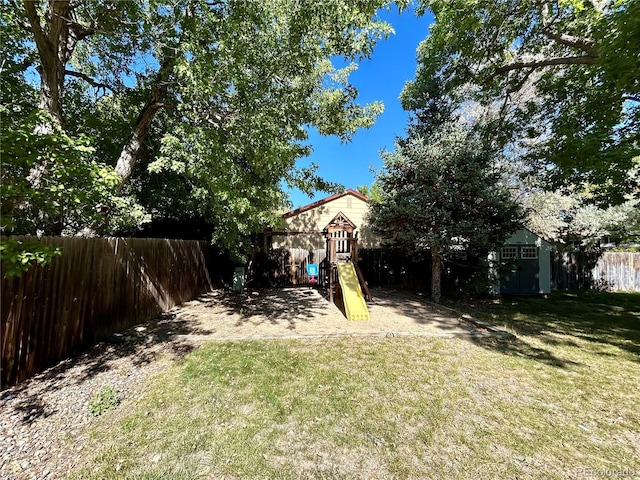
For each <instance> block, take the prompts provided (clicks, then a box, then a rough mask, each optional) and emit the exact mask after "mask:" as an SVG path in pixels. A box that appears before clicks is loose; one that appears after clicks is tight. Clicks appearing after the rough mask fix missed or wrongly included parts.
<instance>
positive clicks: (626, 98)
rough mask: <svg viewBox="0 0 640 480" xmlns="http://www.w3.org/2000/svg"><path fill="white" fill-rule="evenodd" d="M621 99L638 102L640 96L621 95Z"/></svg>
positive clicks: (639, 101)
mask: <svg viewBox="0 0 640 480" xmlns="http://www.w3.org/2000/svg"><path fill="white" fill-rule="evenodd" d="M622 101H623V102H636V103H640V97H636V96H634V95H623V96H622Z"/></svg>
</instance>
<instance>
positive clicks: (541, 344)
mask: <svg viewBox="0 0 640 480" xmlns="http://www.w3.org/2000/svg"><path fill="white" fill-rule="evenodd" d="M602 298H605V297H602ZM602 298H601V297H597V298H595V299H593V298H592V299H591V301H592V303H593V304H594V305H595V304H597V305H600V307H598V308H600V309H601V310H602V311H601V312H600V317H598V318H604V319H606V321H608V322H609V324H608V326H607V325H606V324H605V323H604V321H605V320H602V321H598V320H594V319H593V318H591V316H590V315H591V314H590V313H589V312H592V311H594V309H595V308H596V307H595V306H594V305H592V306H591V308H590V309H589V308H587V309H586V310H585V311H586V312H587V313H585V312H582V313H580V308H578V306H577V305H571V304H569V305H565V306H564V308H565V310H563V308H561V307H562V306H560V307H559V306H558V305H557V304H558V302H561V303H562V301H572V300H571V299H572V297H562V298H561V297H558V298H557V299H555V300H551V301H546V300H540V301H539V303H537V304H536V303H535V300H533V299H529V300H518V301H514V302H515V303H514V302H511V303H509V304H508V305H504V304H503V305H492V306H485V307H483V308H482V309H480V310H478V309H476V311H475V312H474V313H475V314H477V315H479V316H484V317H485V318H492V319H493V320H494V321H495V322H497V323H499V324H502V325H503V326H505V327H507V328H510V329H511V330H512V331H514V332H515V333H516V334H517V335H518V339H517V340H515V341H510V342H505V341H498V340H491V341H486V340H482V341H481V340H477V341H476V342H474V341H469V340H461V339H426V338H388V339H363V338H357V339H356V338H345V339H332V340H322V341H320V340H317V341H264V342H257V341H253V342H227V343H213V344H210V345H208V346H206V347H204V348H201V349H199V350H198V351H196V352H194V353H192V354H191V355H189V356H188V357H187V359H186V361H185V362H184V363H183V364H182V365H179V366H177V367H175V368H173V369H172V370H171V371H169V372H168V373H165V374H163V375H162V376H160V377H158V378H156V379H155V380H154V381H153V382H152V383H151V384H150V385H148V387H147V389H146V393H145V395H144V397H143V398H142V399H140V400H139V401H138V402H137V404H136V405H135V406H133V407H132V408H131V410H130V411H127V412H125V411H123V409H122V408H120V409H119V410H118V411H115V412H109V413H108V414H106V415H105V416H104V419H103V420H101V422H102V423H101V424H100V425H99V426H98V427H97V428H96V429H95V431H94V432H93V438H92V442H93V447H94V451H95V452H96V455H95V457H94V458H93V459H92V461H91V463H90V464H89V465H87V467H86V468H85V469H84V470H82V471H79V472H77V474H75V475H74V477H73V478H149V479H151V478H171V479H179V478H189V479H191V478H239V479H244V478H274V479H278V478H283V479H284V478H328V479H339V478H367V479H368V478H432V479H438V478H442V479H457V478H460V479H463V478H465V479H466V478H469V479H471V478H473V479H483V478H487V479H489V478H492V479H493V478H519V479H538V478H550V479H553V478H557V479H560V478H580V476H581V475H582V474H584V473H585V472H589V473H592V474H594V473H595V474H596V475H595V476H596V477H597V476H598V475H599V474H602V476H605V475H606V473H607V472H614V471H623V473H624V472H631V473H635V474H636V475H640V461H639V460H638V459H639V458H640V433H639V432H640V408H639V407H640V404H639V400H638V391H640V376H639V374H638V367H639V362H638V360H639V359H638V354H637V350H636V349H637V348H638V333H639V330H640V329H639V328H638V323H637V322H638V311H640V296H637V297H633V296H632V297H630V298H631V299H630V300H628V303H627V300H625V302H622V303H621V302H615V301H614V302H608V303H607V302H604V301H603V299H602ZM607 298H608V297H607ZM587 300H589V299H587ZM522 302H524V303H522ZM532 302H533V303H532ZM545 302H546V303H545ZM594 302H595V303H594ZM603 302H604V303H603ZM512 303H513V304H512ZM566 308H569V310H571V311H569V312H567V311H566ZM563 312H564V313H563ZM571 312H573V314H574V315H575V316H580V315H582V322H580V319H579V318H572V317H571V314H572V313H571ZM567 318H571V320H568V319H567ZM634 322H635V323H634ZM612 332H613V333H612ZM587 469H589V470H587ZM592 478H593V477H592Z"/></svg>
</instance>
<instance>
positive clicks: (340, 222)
mask: <svg viewBox="0 0 640 480" xmlns="http://www.w3.org/2000/svg"><path fill="white" fill-rule="evenodd" d="M332 226H337V227H347V226H348V227H351V228H353V229H355V228H356V224H355V223H353V222H352V221H351V220H349V218H348V217H347V216H346V215H345V214H344V213H342V212H339V213H338V214H337V215H336V216H335V217H333V220H331V221H330V222H329V224H328V225H327V226H326V227H324V228H329V227H332Z"/></svg>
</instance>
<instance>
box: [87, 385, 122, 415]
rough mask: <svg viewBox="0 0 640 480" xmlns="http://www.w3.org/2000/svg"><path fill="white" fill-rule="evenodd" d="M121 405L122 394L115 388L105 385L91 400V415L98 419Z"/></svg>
mask: <svg viewBox="0 0 640 480" xmlns="http://www.w3.org/2000/svg"><path fill="white" fill-rule="evenodd" d="M119 404H120V393H119V392H118V390H116V389H115V388H112V387H110V386H108V385H105V386H104V387H102V388H101V389H100V391H99V392H97V393H96V394H94V395H93V396H92V397H91V398H90V399H89V413H91V414H92V415H95V416H96V417H98V416H100V415H102V414H103V413H106V412H108V411H109V410H113V409H114V408H116V407H117V406H118V405H119Z"/></svg>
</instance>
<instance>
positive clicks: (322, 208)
mask: <svg viewBox="0 0 640 480" xmlns="http://www.w3.org/2000/svg"><path fill="white" fill-rule="evenodd" d="M368 211H369V204H368V203H367V202H366V201H364V200H362V199H361V198H358V197H356V196H355V195H351V194H349V193H347V194H346V195H344V196H342V197H338V198H336V199H334V200H331V201H328V202H326V203H323V204H321V205H318V206H317V207H314V208H310V209H308V210H304V211H302V212H300V213H298V214H296V215H293V216H290V217H289V218H283V220H282V223H281V224H280V225H279V226H278V227H276V228H274V230H276V231H283V232H287V233H290V234H291V235H273V238H272V247H273V248H285V247H287V248H304V249H317V248H322V247H323V246H324V244H325V239H324V238H323V236H322V230H323V229H324V228H325V227H326V226H327V225H328V224H329V223H330V222H331V220H333V219H334V217H335V216H336V215H338V213H340V212H342V213H343V214H344V215H345V216H346V217H347V218H348V219H349V220H350V221H351V222H352V223H353V224H354V225H355V226H356V229H355V230H354V234H357V235H358V240H359V242H358V243H359V245H361V246H363V247H371V246H374V245H375V244H376V240H375V238H374V237H373V235H372V234H371V230H370V228H369V227H368V225H367V224H366V216H367V213H368ZM299 232H302V233H301V234H300V233H299ZM312 232H315V234H314V233H312ZM296 233H299V234H297V235H296Z"/></svg>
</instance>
